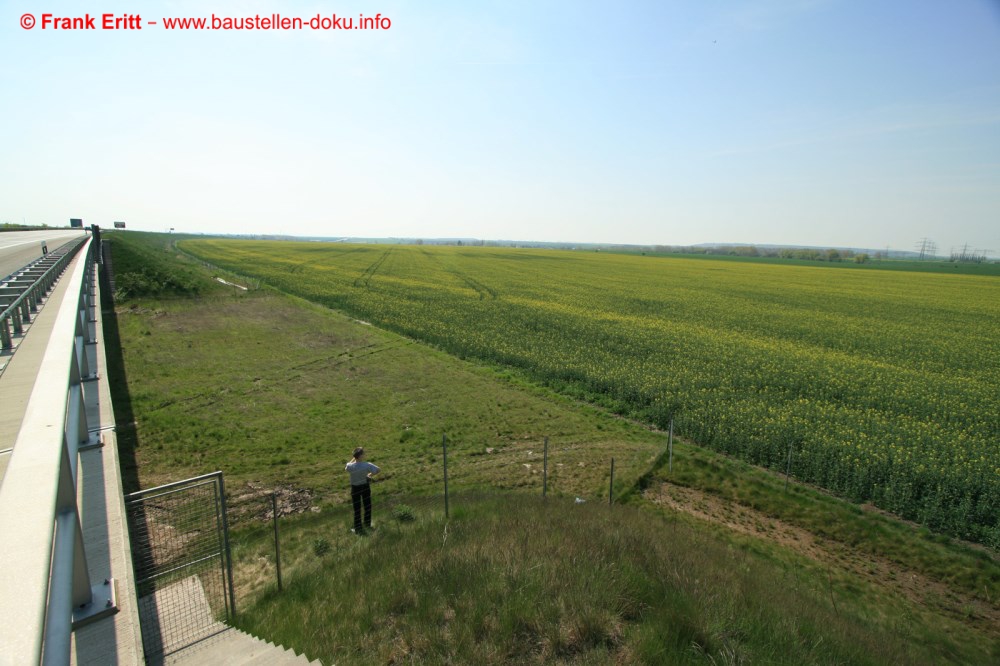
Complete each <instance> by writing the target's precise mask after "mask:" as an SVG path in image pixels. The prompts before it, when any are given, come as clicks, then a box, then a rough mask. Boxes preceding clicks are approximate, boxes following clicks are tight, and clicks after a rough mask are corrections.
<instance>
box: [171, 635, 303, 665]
mask: <svg viewBox="0 0 1000 666" xmlns="http://www.w3.org/2000/svg"><path fill="white" fill-rule="evenodd" d="M163 663H164V664H172V665H177V666H188V665H191V666H194V665H195V664H207V665H210V666H265V665H266V666H271V665H272V664H273V665H274V666H301V665H302V664H317V665H318V664H319V662H311V661H309V660H308V659H306V657H305V656H296V654H295V652H294V651H292V650H286V649H284V648H283V647H281V646H278V645H274V644H273V643H269V642H266V641H263V640H261V639H259V638H256V637H254V636H251V635H250V634H245V633H243V632H242V631H239V630H237V629H233V628H228V629H226V630H225V631H223V632H221V633H219V634H217V635H215V636H212V637H211V638H207V639H205V640H203V641H201V642H199V643H197V644H195V645H191V646H188V647H186V648H184V649H183V650H179V651H178V652H175V653H173V654H171V655H168V656H167V657H166V659H164V661H163Z"/></svg>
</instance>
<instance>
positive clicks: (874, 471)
mask: <svg viewBox="0 0 1000 666" xmlns="http://www.w3.org/2000/svg"><path fill="white" fill-rule="evenodd" d="M181 248H182V249H184V250H185V251H187V252H189V253H191V254H193V255H195V256H197V257H199V258H201V259H203V260H205V261H208V262H211V263H213V264H215V265H218V266H220V267H223V268H227V269H230V270H233V271H237V272H239V273H242V274H246V275H252V276H255V277H259V278H262V279H263V280H264V281H265V282H266V283H268V284H270V285H273V286H276V287H278V288H280V289H282V290H284V291H288V292H291V293H294V294H297V295H299V296H302V297H304V298H306V299H309V300H311V301H314V302H317V303H321V304H324V305H328V306H331V307H335V308H338V309H341V310H343V311H345V312H348V313H350V314H352V315H353V316H355V317H357V318H359V319H362V320H366V321H370V322H372V323H375V324H377V325H379V326H383V327H385V328H389V329H392V330H395V331H397V332H400V333H403V334H405V335H408V336H411V337H413V338H416V339H420V340H424V341H427V342H430V343H432V344H435V345H437V346H439V347H440V348H442V349H444V350H446V351H448V352H451V353H453V354H456V355H459V356H461V357H467V358H474V359H477V360H480V361H484V362H487V363H491V364H496V365H500V366H508V367H513V368H517V369H519V370H520V371H522V372H523V373H524V374H525V375H526V376H527V377H530V378H532V379H534V380H537V381H541V382H543V383H545V384H548V385H549V386H552V387H554V388H556V389H558V390H560V391H562V392H565V393H567V394H569V395H574V396H579V397H582V398H585V399H588V400H592V401H595V402H597V403H599V404H602V405H604V406H607V407H610V408H612V409H614V410H617V411H619V412H621V413H624V414H627V415H630V416H633V417H636V418H639V419H641V420H643V421H645V422H648V423H651V424H653V425H656V426H659V427H665V426H666V425H667V424H668V422H669V420H670V419H671V418H673V419H674V421H675V426H676V429H677V431H678V432H679V433H681V434H683V435H686V436H688V437H690V438H691V439H693V440H695V441H697V442H699V443H701V444H705V445H708V446H711V447H713V448H715V449H717V450H720V451H723V452H726V453H729V454H733V455H736V456H738V457H741V458H743V459H745V460H747V461H749V462H752V463H756V464H762V465H765V466H769V467H774V468H778V469H783V468H784V466H785V465H786V463H787V457H788V453H789V450H791V460H792V474H793V475H794V476H795V477H797V478H799V479H801V480H804V481H807V482H811V483H815V484H817V485H820V486H822V487H825V488H828V489H830V490H833V491H835V492H837V493H839V494H842V495H844V496H846V497H848V498H850V499H852V500H854V501H867V502H872V503H874V504H876V505H877V506H879V507H881V508H884V509H886V510H889V511H892V512H894V513H896V514H898V515H901V516H904V517H907V518H910V519H913V520H916V521H919V522H920V523H922V524H925V525H927V526H929V527H931V528H933V529H936V530H940V531H944V532H946V533H949V534H953V535H957V536H961V537H964V538H969V539H973V540H977V541H980V542H983V543H987V544H990V545H992V546H994V547H1000V524H998V516H1000V450H998V447H997V437H998V434H1000V398H998V396H1000V280H997V279H996V278H994V277H990V276H974V275H941V274H929V273H915V272H889V271H847V270H835V269H830V268H827V267H819V266H817V267H813V266H792V265H779V264H766V263H741V262H731V261H717V260H711V259H702V260H692V259H670V258H662V257H643V256H629V255H609V254H600V253H589V252H588V253H583V252H568V251H543V250H519V249H497V248H455V247H427V246H363V245H333V244H319V243H291V242H264V241H235V240H187V241H184V242H182V243H181Z"/></svg>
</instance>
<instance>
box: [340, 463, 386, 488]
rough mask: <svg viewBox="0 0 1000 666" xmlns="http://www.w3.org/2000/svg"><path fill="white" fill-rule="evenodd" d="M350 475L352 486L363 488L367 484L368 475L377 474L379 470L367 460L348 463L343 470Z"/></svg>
mask: <svg viewBox="0 0 1000 666" xmlns="http://www.w3.org/2000/svg"><path fill="white" fill-rule="evenodd" d="M344 469H345V470H347V473H348V474H350V475H351V485H352V486H363V485H365V484H366V483H368V475H369V474H378V473H379V471H380V470H379V468H378V467H376V466H375V465H373V464H371V463H370V462H368V461H367V460H362V461H361V462H349V463H347V466H346V467H345V468H344Z"/></svg>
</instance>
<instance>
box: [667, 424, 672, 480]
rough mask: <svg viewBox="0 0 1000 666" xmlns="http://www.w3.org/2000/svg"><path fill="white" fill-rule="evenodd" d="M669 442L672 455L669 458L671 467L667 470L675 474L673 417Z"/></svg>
mask: <svg viewBox="0 0 1000 666" xmlns="http://www.w3.org/2000/svg"><path fill="white" fill-rule="evenodd" d="M667 442H668V444H667V446H668V448H669V449H670V456H669V458H668V460H669V467H668V468H667V471H669V472H670V473H671V474H673V473H674V420H673V419H670V434H669V435H668V439H667Z"/></svg>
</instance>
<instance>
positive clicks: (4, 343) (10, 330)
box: [0, 238, 87, 349]
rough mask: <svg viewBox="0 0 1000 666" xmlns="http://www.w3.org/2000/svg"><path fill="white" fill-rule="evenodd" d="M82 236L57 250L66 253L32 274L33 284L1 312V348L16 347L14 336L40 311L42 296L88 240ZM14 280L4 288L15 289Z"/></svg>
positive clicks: (22, 330)
mask: <svg viewBox="0 0 1000 666" xmlns="http://www.w3.org/2000/svg"><path fill="white" fill-rule="evenodd" d="M86 240H87V239H86V238H80V239H79V240H77V241H70V242H69V243H67V245H72V244H74V243H75V246H73V247H69V248H67V247H66V245H64V246H63V247H62V248H60V249H59V250H57V251H61V250H63V249H66V250H68V251H66V252H65V253H64V254H62V256H61V257H59V258H58V260H56V262H55V263H54V264H52V265H51V266H49V267H48V268H47V269H46V270H45V271H43V272H42V273H41V274H40V275H37V276H32V279H31V284H30V286H28V287H27V288H26V289H25V290H24V291H23V292H22V293H21V294H20V295H19V296H18V297H17V298H16V299H15V300H14V301H13V302H12V303H10V304H9V305H6V306H5V307H4V309H3V312H0V348H3V349H12V348H13V347H14V336H15V335H21V334H22V333H23V332H24V325H25V324H28V323H30V322H31V314H32V313H34V312H38V304H39V302H41V300H42V298H44V297H45V296H46V294H48V293H49V291H50V290H51V289H52V287H53V285H54V284H55V282H56V280H58V279H59V276H60V275H61V274H62V272H63V270H64V269H65V268H66V266H67V265H68V264H69V262H70V261H72V260H73V257H75V256H76V252H77V250H78V249H79V248H80V246H81V245H82V244H83V243H84V242H85V241H86ZM28 270H29V272H30V267H29V269H28ZM12 284H13V282H10V283H8V284H7V286H6V287H5V288H4V290H5V291H6V290H10V291H13V290H14V289H16V287H11V286H10V285H12Z"/></svg>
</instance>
